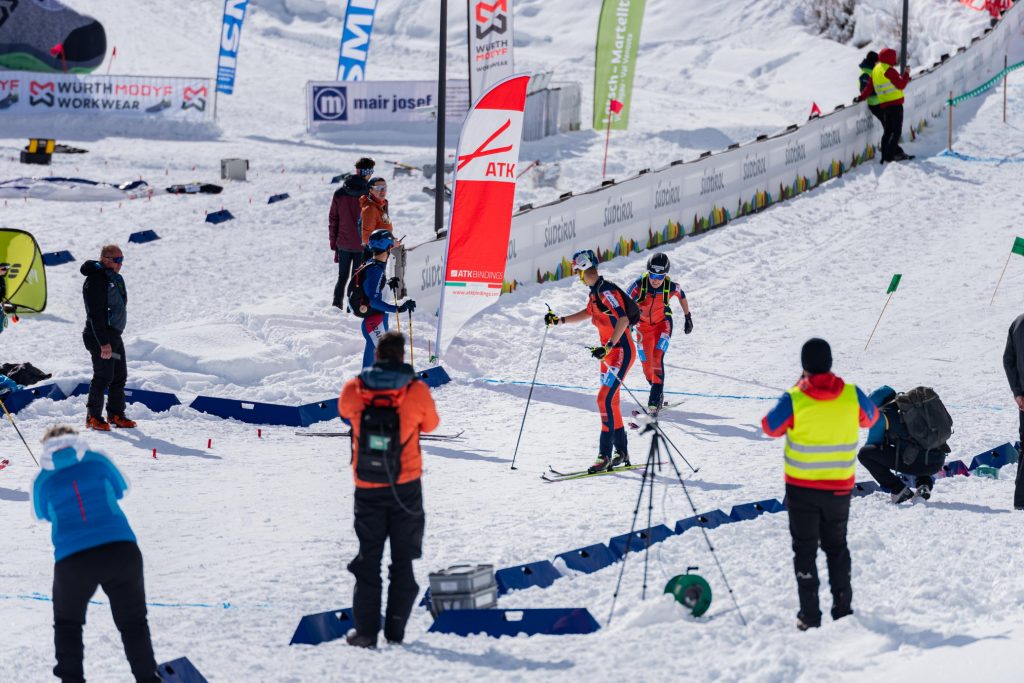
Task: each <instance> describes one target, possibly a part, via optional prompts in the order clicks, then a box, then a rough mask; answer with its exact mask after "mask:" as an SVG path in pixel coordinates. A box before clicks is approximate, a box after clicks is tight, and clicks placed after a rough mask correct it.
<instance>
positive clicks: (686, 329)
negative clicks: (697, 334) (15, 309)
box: [683, 313, 693, 334]
mask: <svg viewBox="0 0 1024 683" xmlns="http://www.w3.org/2000/svg"><path fill="white" fill-rule="evenodd" d="M684 320H685V322H684V323H683V334H690V333H691V332H693V318H691V317H690V314H689V313H687V314H686V317H685V318H684Z"/></svg>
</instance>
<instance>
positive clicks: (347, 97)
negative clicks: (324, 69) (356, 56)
mask: <svg viewBox="0 0 1024 683" xmlns="http://www.w3.org/2000/svg"><path fill="white" fill-rule="evenodd" d="M445 89H446V91H447V97H446V99H447V104H446V109H445V112H446V115H445V120H446V121H448V122H449V123H458V122H461V121H462V120H463V119H464V118H465V116H466V113H467V112H468V111H469V83H468V82H467V81H448V82H447V83H446V84H445ZM436 110H437V81H343V82H342V81H309V82H307V83H306V116H307V120H306V127H307V129H308V130H309V131H310V132H311V133H319V132H330V131H332V130H333V131H337V130H344V129H345V128H346V127H351V126H363V127H367V126H374V127H389V126H394V125H398V126H401V125H409V124H421V125H422V124H424V123H427V122H429V121H431V120H433V119H432V114H433V116H436Z"/></svg>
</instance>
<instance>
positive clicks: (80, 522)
mask: <svg viewBox="0 0 1024 683" xmlns="http://www.w3.org/2000/svg"><path fill="white" fill-rule="evenodd" d="M43 444H44V446H43V455H42V457H41V458H40V461H41V462H40V465H41V467H42V469H41V470H40V472H39V474H38V475H37V476H36V479H35V481H34V482H33V483H32V508H33V510H34V512H35V516H36V517H38V518H39V519H42V520H46V521H48V522H50V524H51V525H52V537H53V559H54V565H53V636H54V638H53V639H54V645H55V649H56V655H57V666H55V667H54V668H53V674H54V675H55V676H56V677H57V678H59V679H61V681H63V682H64V683H79V682H81V681H84V680H85V674H84V670H83V666H82V659H83V657H84V647H83V645H82V627H83V626H84V625H85V613H86V610H87V609H88V607H89V600H91V599H92V596H93V595H94V594H95V593H96V589H97V588H98V587H101V586H102V587H103V592H104V593H106V595H107V598H108V599H109V600H110V610H111V612H113V615H114V625H116V626H117V630H118V631H120V632H121V642H122V643H123V644H124V653H125V655H126V656H127V658H128V664H129V665H130V666H131V670H132V675H133V676H134V678H135V681H136V682H137V683H159V681H161V680H162V679H161V678H160V676H159V675H158V674H157V671H156V660H155V659H154V657H153V644H152V642H151V640H150V636H149V622H148V621H147V620H146V588H145V584H144V581H143V573H142V553H141V552H139V546H138V545H136V543H135V534H134V533H133V532H132V528H131V526H129V524H128V519H127V518H126V517H125V514H124V512H123V511H122V510H121V507H120V505H118V502H117V501H118V500H120V499H121V498H122V497H124V494H125V492H126V491H127V490H128V482H127V480H126V479H125V478H124V475H122V474H121V472H120V471H119V470H118V469H117V467H115V466H114V463H112V462H111V461H110V460H109V459H108V458H107V457H106V456H105V455H103V454H102V453H99V452H96V451H94V450H92V449H90V448H89V445H88V444H87V443H86V442H85V440H84V439H82V438H81V437H80V436H79V435H78V432H77V431H76V430H75V429H73V428H71V427H67V426H63V425H59V426H56V427H51V428H50V429H49V430H47V432H46V435H45V436H44V437H43ZM119 680H124V679H119Z"/></svg>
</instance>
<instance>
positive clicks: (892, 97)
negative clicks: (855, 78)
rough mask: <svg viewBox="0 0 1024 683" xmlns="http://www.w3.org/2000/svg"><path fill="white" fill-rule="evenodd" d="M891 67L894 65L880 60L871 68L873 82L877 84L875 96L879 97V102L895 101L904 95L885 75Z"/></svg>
mask: <svg viewBox="0 0 1024 683" xmlns="http://www.w3.org/2000/svg"><path fill="white" fill-rule="evenodd" d="M890 68H893V67H892V66H891V65H889V64H883V63H882V62H879V63H878V64H875V68H874V69H872V70H871V83H872V84H873V85H874V86H875V96H876V97H877V98H878V104H885V103H886V102H895V101H896V100H898V99H901V98H902V97H903V91H902V90H900V89H899V88H897V87H896V86H895V85H893V83H892V81H890V80H889V79H888V78H887V77H886V75H885V72H886V71H888V70H889V69H890Z"/></svg>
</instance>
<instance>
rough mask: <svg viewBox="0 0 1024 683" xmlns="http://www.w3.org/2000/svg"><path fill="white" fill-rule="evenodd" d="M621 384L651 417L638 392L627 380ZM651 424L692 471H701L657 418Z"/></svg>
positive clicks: (645, 413)
mask: <svg viewBox="0 0 1024 683" xmlns="http://www.w3.org/2000/svg"><path fill="white" fill-rule="evenodd" d="M621 386H622V388H623V389H625V390H626V393H627V394H629V395H630V397H631V398H632V399H633V401H634V402H635V403H636V404H637V405H638V406H640V410H642V411H644V415H647V416H648V417H649V416H650V413H649V412H647V408H646V407H644V404H642V403H640V400H639V399H638V398H637V397H636V394H634V393H633V392H632V391H631V390H630V388H629V387H627V386H626V383H625V382H622V383H621ZM651 426H652V427H653V428H654V430H655V431H657V432H658V434H660V435H661V438H663V439H665V442H666V443H667V444H668V445H669V446H671V447H672V450H674V451H675V452H676V453H677V454H678V455H679V457H680V458H682V460H683V462H685V463H686V466H687V467H689V468H690V470H691V471H693V473H694V474H696V473H697V472H699V471H700V468H699V467H694V466H693V465H691V464H690V461H689V460H687V459H686V456H685V455H683V452H682V451H681V450H679V447H678V446H676V445H675V444H674V443H672V440H671V439H669V438H668V435H667V434H665V432H664V430H662V428H661V425H659V424H658V422H657V419H655V420H654V421H652V422H651Z"/></svg>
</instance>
